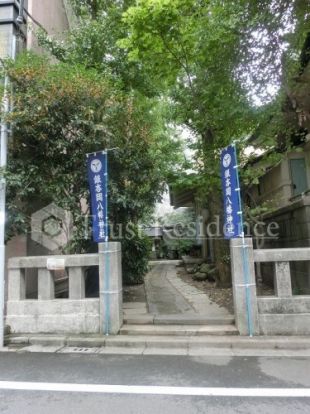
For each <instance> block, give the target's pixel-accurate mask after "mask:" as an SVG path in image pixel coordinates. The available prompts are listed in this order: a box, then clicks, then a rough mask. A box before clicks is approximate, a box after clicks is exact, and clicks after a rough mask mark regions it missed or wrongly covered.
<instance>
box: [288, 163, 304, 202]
mask: <svg viewBox="0 0 310 414" xmlns="http://www.w3.org/2000/svg"><path fill="white" fill-rule="evenodd" d="M290 166H291V177H292V185H293V196H296V195H298V194H301V193H303V192H304V191H306V190H307V189H308V182H307V168H306V161H305V159H304V158H295V159H291V160H290Z"/></svg>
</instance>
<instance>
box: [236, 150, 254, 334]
mask: <svg viewBox="0 0 310 414" xmlns="http://www.w3.org/2000/svg"><path fill="white" fill-rule="evenodd" d="M233 147H234V154H235V165H234V168H236V179H237V188H236V192H237V194H238V199H239V206H240V211H239V212H238V214H239V216H240V230H241V238H242V267H243V274H244V287H245V297H246V309H247V322H248V333H249V336H250V337H253V334H254V330H253V320H252V311H251V295H250V281H249V274H250V269H249V256H248V251H247V245H246V243H245V236H244V227H243V225H244V220H243V208H242V198H241V187H240V179H239V165H238V156H237V146H236V142H233Z"/></svg>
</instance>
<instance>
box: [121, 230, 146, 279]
mask: <svg viewBox="0 0 310 414" xmlns="http://www.w3.org/2000/svg"><path fill="white" fill-rule="evenodd" d="M151 249H152V242H151V240H150V239H149V238H148V237H147V236H146V235H145V234H144V233H142V232H141V230H139V229H138V227H134V228H132V229H131V230H130V235H128V236H127V237H125V238H124V239H123V240H122V266H123V283H124V285H137V284H140V283H143V279H144V276H145V274H146V273H147V271H148V261H149V257H150V254H151Z"/></svg>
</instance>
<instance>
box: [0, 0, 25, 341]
mask: <svg viewBox="0 0 310 414" xmlns="http://www.w3.org/2000/svg"><path fill="white" fill-rule="evenodd" d="M24 6H25V0H20V1H19V3H17V2H16V1H14V0H12V1H7V0H0V9H2V10H1V12H2V16H3V15H4V16H3V17H2V19H1V21H0V25H1V28H2V30H1V33H2V34H1V39H0V58H1V59H5V58H11V59H15V57H16V53H17V37H18V36H22V37H23V38H24V40H25V39H26V36H25V35H24V34H23V33H22V31H21V29H20V27H19V25H20V24H22V23H23V22H24V18H23V16H24ZM8 83H9V82H8V78H7V77H5V79H4V93H3V97H2V111H3V113H4V114H7V113H8V112H9V111H10V103H9V100H8V94H7V90H8V87H9V85H8ZM0 134H1V135H0V167H1V173H0V348H1V347H3V345H4V303H5V300H4V297H5V270H6V269H5V223H6V212H5V202H6V180H5V177H4V175H3V170H4V169H5V168H6V165H7V146H8V137H9V131H8V125H7V123H6V121H5V119H3V118H2V119H1V132H0Z"/></svg>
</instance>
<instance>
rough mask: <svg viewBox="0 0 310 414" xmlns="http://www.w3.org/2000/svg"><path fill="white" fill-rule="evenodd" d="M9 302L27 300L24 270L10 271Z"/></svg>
mask: <svg viewBox="0 0 310 414" xmlns="http://www.w3.org/2000/svg"><path fill="white" fill-rule="evenodd" d="M8 276H9V280H8V281H9V289H8V300H9V301H17V300H24V299H26V278H25V270H24V269H9V275H8Z"/></svg>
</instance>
